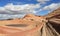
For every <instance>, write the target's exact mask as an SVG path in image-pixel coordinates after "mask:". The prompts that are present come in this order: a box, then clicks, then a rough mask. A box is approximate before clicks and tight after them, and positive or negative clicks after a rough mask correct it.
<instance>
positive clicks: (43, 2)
mask: <svg viewBox="0 0 60 36" xmlns="http://www.w3.org/2000/svg"><path fill="white" fill-rule="evenodd" d="M37 1H38V2H40V3H41V4H45V3H46V2H47V1H50V0H37Z"/></svg>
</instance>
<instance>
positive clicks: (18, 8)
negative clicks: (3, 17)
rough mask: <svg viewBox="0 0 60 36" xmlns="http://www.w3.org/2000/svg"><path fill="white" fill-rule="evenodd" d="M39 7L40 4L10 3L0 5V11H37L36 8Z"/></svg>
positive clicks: (23, 12)
mask: <svg viewBox="0 0 60 36" xmlns="http://www.w3.org/2000/svg"><path fill="white" fill-rule="evenodd" d="M38 8H40V4H24V5H13V4H12V3H9V4H7V5H5V6H4V7H0V13H8V14H17V13H21V14H25V13H35V9H38Z"/></svg>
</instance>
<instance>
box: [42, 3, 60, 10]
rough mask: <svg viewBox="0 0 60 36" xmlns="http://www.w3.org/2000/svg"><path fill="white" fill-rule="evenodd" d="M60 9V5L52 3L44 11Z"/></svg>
mask: <svg viewBox="0 0 60 36" xmlns="http://www.w3.org/2000/svg"><path fill="white" fill-rule="evenodd" d="M59 7H60V3H52V4H50V5H48V6H45V7H44V8H43V9H44V10H55V9H57V8H59Z"/></svg>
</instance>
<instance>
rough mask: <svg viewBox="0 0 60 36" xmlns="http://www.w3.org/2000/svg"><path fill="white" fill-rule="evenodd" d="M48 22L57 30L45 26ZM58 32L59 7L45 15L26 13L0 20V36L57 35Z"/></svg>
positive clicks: (59, 21)
mask: <svg viewBox="0 0 60 36" xmlns="http://www.w3.org/2000/svg"><path fill="white" fill-rule="evenodd" d="M49 24H51V25H52V27H54V28H55V29H56V31H57V32H56V31H54V30H53V29H52V28H51V27H50V26H47V25H49ZM57 28H59V29H57ZM58 33H60V8H59V9H57V10H55V11H53V12H52V13H49V14H48V15H46V16H36V15H33V14H27V15H26V16H25V17H23V18H16V19H8V20H0V36H59V35H57V34H58Z"/></svg>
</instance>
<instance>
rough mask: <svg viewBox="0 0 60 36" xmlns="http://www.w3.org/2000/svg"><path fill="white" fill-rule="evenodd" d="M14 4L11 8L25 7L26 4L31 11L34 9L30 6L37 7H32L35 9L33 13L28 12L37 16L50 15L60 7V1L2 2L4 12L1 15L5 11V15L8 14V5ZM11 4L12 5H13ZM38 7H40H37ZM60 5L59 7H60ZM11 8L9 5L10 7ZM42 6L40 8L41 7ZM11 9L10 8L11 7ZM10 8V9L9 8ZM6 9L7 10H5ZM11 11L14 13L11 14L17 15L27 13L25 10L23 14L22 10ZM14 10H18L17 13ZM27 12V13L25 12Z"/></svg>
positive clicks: (24, 0) (0, 5)
mask: <svg viewBox="0 0 60 36" xmlns="http://www.w3.org/2000/svg"><path fill="white" fill-rule="evenodd" d="M10 3H11V4H12V6H11V8H12V7H16V6H15V5H20V6H21V5H23V7H24V6H25V5H26V4H28V5H27V6H28V8H29V9H30V10H31V9H32V8H30V7H29V6H30V5H31V4H33V5H35V6H33V5H32V7H34V8H33V9H32V10H31V11H32V12H30V11H28V12H29V13H34V14H36V15H45V14H47V13H49V12H51V11H53V10H55V8H56V7H59V6H60V0H43V1H42V0H0V7H3V9H2V11H0V12H1V13H0V14H3V13H4V11H5V13H7V14H8V12H7V11H6V8H7V7H6V8H5V6H7V5H8V4H10ZM11 4H10V5H11ZM36 5H38V6H37V7H36ZM58 5H59V6H58ZM8 6H9V5H8ZM39 6H40V7H39ZM9 7H10V6H9ZM9 7H8V8H9ZM50 7H52V8H50ZM4 9H5V10H4ZM36 9H38V10H36ZM8 10H9V11H10V10H11V11H13V12H11V11H10V12H9V13H14V14H16V12H18V11H19V12H18V13H20V14H21V13H27V12H26V11H25V10H22V11H23V12H20V10H19V9H18V10H17V9H13V10H12V9H8ZM14 10H17V11H16V12H15V11H14ZM24 11H25V12H24ZM2 12H3V13H2Z"/></svg>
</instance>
